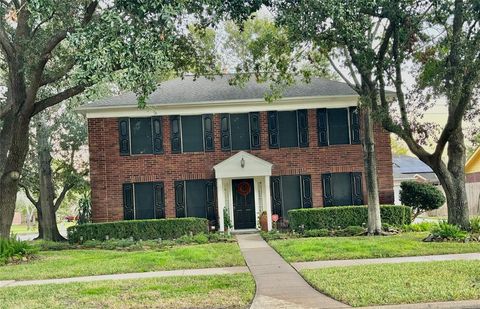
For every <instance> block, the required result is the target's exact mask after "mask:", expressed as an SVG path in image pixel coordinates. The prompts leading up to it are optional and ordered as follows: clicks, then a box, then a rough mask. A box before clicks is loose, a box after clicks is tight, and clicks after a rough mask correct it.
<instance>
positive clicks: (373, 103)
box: [274, 0, 480, 228]
mask: <svg viewBox="0 0 480 309" xmlns="http://www.w3.org/2000/svg"><path fill="white" fill-rule="evenodd" d="M274 6H275V9H276V10H275V11H276V14H277V16H276V17H275V18H276V22H277V23H278V24H279V25H285V26H287V27H288V28H289V29H291V31H290V32H291V37H293V38H296V39H297V41H298V42H305V41H307V42H310V43H311V44H316V45H318V46H319V49H321V50H323V51H325V52H326V53H328V54H329V57H330V59H331V63H332V65H333V66H334V67H337V72H338V73H339V74H340V75H341V76H342V77H343V78H344V80H345V81H346V82H347V83H349V84H350V85H351V86H352V88H353V89H356V91H357V92H358V93H359V95H360V97H361V102H362V105H363V110H364V112H365V111H367V113H364V117H365V118H364V120H366V122H365V121H364V124H365V123H366V124H368V122H370V119H368V118H370V117H371V116H373V118H374V120H375V121H376V122H379V123H381V124H382V125H383V126H384V128H386V129H387V130H389V131H390V132H393V133H395V134H397V135H398V136H399V137H400V138H402V139H403V140H404V141H405V143H406V144H407V146H408V147H409V149H410V151H411V152H412V153H413V154H415V155H416V156H417V157H418V158H419V159H420V160H422V161H423V162H425V163H426V164H427V165H429V166H430V167H431V168H432V170H433V171H434V172H435V174H436V175H437V176H438V178H439V180H440V183H441V184H442V187H443V188H444V191H445V194H446V199H447V205H448V220H449V223H451V224H456V225H460V226H462V227H463V228H468V225H469V220H468V205H467V199H466V193H465V192H466V191H465V173H464V164H465V143H464V136H463V131H462V122H463V120H464V119H465V118H467V117H470V116H471V115H472V114H474V113H476V112H478V106H477V100H478V83H479V78H480V77H479V75H480V55H479V53H480V45H479V44H480V28H479V22H480V20H479V19H480V17H479V16H480V15H479V10H480V8H479V6H478V3H477V2H475V1H462V0H448V1H433V0H432V1H428V0H427V1H411V0H396V1H387V0H383V1H366V0H365V1H363V0H362V1H354V2H352V1H349V0H344V1H342V0H340V1H338V0H325V1H313V0H312V1H279V2H276V4H275V5H274ZM312 12H315V14H312ZM338 55H340V56H341V57H340V58H338V57H337V60H340V62H343V63H344V64H345V67H346V69H347V71H348V72H350V79H351V81H349V78H347V77H346V76H345V75H344V74H343V72H342V71H341V70H340V68H338V67H339V66H338V65H337V64H336V63H335V59H334V58H333V57H334V56H338ZM411 71H413V74H414V78H415V85H414V87H413V88H412V89H409V90H408V91H407V90H406V89H405V85H404V79H405V72H411ZM357 76H358V77H359V78H358V77H357ZM388 87H393V88H394V89H395V92H396V93H395V99H394V100H392V97H393V96H392V95H391V94H389V93H388ZM441 96H444V97H445V98H446V100H447V105H448V120H447V123H446V124H445V125H444V126H443V127H442V128H439V129H440V133H439V135H438V138H437V140H436V144H435V149H434V151H433V152H429V151H427V150H426V149H425V147H424V146H423V143H424V142H425V141H426V140H428V139H429V137H430V136H432V135H433V134H434V132H435V126H432V125H431V124H428V123H427V124H422V123H420V122H419V121H418V118H419V117H421V115H422V112H423V111H424V110H425V109H428V108H429V107H430V106H431V105H432V101H434V100H436V99H438V98H439V97H441ZM370 110H371V112H372V113H369V111H370ZM364 128H367V129H366V130H365V131H366V132H368V131H369V129H368V125H367V126H364ZM364 147H365V148H366V150H367V152H366V153H367V154H368V153H369V152H370V153H373V152H371V148H372V147H373V144H371V143H369V139H368V138H365V141H364ZM445 150H446V151H447V155H448V160H447V162H444V161H443V160H442V155H443V153H444V152H445ZM370 159H371V157H370ZM365 162H366V164H365V165H366V166H367V167H368V166H369V163H368V156H366V161H365ZM370 174H372V171H371V170H370ZM369 178H370V177H369V175H368V171H367V182H368V179H369ZM370 179H372V178H370ZM367 187H368V188H370V189H372V188H374V186H370V185H367ZM369 191H370V190H369ZM369 193H370V192H369ZM372 193H373V192H372ZM369 206H370V205H369ZM372 209H373V207H372Z"/></svg>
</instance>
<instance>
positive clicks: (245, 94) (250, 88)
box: [81, 74, 357, 109]
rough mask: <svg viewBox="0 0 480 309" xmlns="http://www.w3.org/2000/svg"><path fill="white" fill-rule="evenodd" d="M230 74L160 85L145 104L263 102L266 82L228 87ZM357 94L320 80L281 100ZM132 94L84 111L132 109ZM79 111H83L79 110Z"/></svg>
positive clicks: (293, 88)
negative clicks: (110, 108) (94, 109)
mask: <svg viewBox="0 0 480 309" xmlns="http://www.w3.org/2000/svg"><path fill="white" fill-rule="evenodd" d="M231 78H232V75H229V74H226V75H223V76H216V77H215V78H214V79H213V80H209V79H207V78H204V77H200V78H197V79H196V80H194V78H193V76H185V77H184V78H183V79H181V78H177V79H173V80H169V81H166V82H163V83H162V84H161V85H160V86H159V87H158V88H157V90H155V91H154V92H153V93H152V94H151V95H150V97H149V99H148V101H147V102H148V104H151V105H160V104H182V103H197V102H221V101H223V102H225V101H236V100H254V99H263V98H264V95H265V93H267V92H268V91H269V90H270V89H269V84H268V83H257V82H256V81H255V80H254V79H253V78H252V79H251V80H250V81H248V82H247V83H246V85H245V86H243V87H239V86H231V85H230V84H229V80H230V79H231ZM354 95H357V94H356V93H355V92H354V91H353V90H352V89H351V88H350V87H349V86H348V85H347V84H345V83H341V82H337V81H331V80H326V79H320V78H313V79H312V80H311V82H310V83H303V82H300V81H299V82H297V83H296V84H294V85H293V86H291V87H289V88H288V89H286V90H285V91H284V92H283V97H284V98H294V97H316V96H354ZM136 105H137V99H136V96H135V94H134V93H133V92H129V93H125V94H123V95H119V96H114V97H109V98H105V99H102V100H99V101H95V102H92V103H90V104H87V105H85V106H84V108H86V109H88V108H95V107H113V106H125V107H126V106H136ZM81 109H83V108H81Z"/></svg>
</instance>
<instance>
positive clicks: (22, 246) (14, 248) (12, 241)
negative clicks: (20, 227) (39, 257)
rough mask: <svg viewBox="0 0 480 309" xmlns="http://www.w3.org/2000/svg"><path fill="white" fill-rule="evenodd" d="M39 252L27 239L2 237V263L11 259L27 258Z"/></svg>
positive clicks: (0, 241)
mask: <svg viewBox="0 0 480 309" xmlns="http://www.w3.org/2000/svg"><path fill="white" fill-rule="evenodd" d="M36 252H37V249H36V248H35V247H33V246H32V245H30V244H29V243H28V242H26V241H21V240H18V239H17V238H16V236H15V235H14V236H12V237H11V238H0V265H2V264H6V263H8V262H9V261H10V260H15V259H21V258H27V257H29V256H31V255H33V254H34V253H36Z"/></svg>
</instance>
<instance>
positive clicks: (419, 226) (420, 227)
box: [402, 221, 438, 232]
mask: <svg viewBox="0 0 480 309" xmlns="http://www.w3.org/2000/svg"><path fill="white" fill-rule="evenodd" d="M437 226H438V223H437V222H428V221H423V222H419V223H412V224H405V225H403V226H402V231H404V232H430V231H432V229H434V228H435V227H437Z"/></svg>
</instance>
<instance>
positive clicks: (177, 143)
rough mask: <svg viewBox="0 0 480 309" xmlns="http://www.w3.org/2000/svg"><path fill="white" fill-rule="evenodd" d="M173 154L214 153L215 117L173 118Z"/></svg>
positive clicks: (171, 128) (171, 122) (171, 121)
mask: <svg viewBox="0 0 480 309" xmlns="http://www.w3.org/2000/svg"><path fill="white" fill-rule="evenodd" d="M170 130H171V132H170V133H171V134H170V137H171V143H172V153H181V152H203V151H213V150H214V143H213V116H212V115H195V116H171V117H170Z"/></svg>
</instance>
